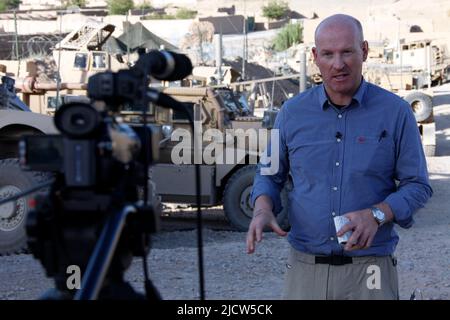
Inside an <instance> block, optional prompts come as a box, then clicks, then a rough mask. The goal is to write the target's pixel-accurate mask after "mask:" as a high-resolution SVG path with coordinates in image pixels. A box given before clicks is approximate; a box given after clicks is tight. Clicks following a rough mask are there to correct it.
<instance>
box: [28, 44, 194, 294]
mask: <svg viewBox="0 0 450 320" xmlns="http://www.w3.org/2000/svg"><path fill="white" fill-rule="evenodd" d="M191 71H192V64H191V62H190V60H189V59H188V58H187V57H186V56H184V55H181V54H175V53H171V52H167V51H151V52H149V53H143V54H141V55H140V58H139V60H138V61H137V62H136V64H135V65H134V66H133V67H132V68H130V69H128V70H120V71H119V72H117V73H113V72H104V73H99V74H96V75H93V76H92V77H91V78H89V82H88V96H89V98H90V99H91V104H86V103H69V104H65V105H62V106H61V107H60V108H59V109H58V110H57V111H56V114H55V118H54V121H55V125H56V127H57V128H58V130H59V131H60V133H61V135H49V136H36V135H34V136H24V137H23V139H22V140H21V141H20V143H19V154H20V164H21V166H22V168H23V169H25V170H35V171H44V172H52V173H54V177H55V179H54V182H53V183H52V184H51V187H50V191H49V192H48V195H46V196H38V197H36V199H35V209H34V210H32V211H31V212H30V213H29V215H28V218H27V225H26V229H27V234H28V245H29V248H30V250H31V252H32V253H33V255H34V256H35V257H36V258H37V259H39V260H40V261H41V263H42V265H43V266H44V268H45V270H46V273H47V275H48V276H50V277H53V278H54V279H55V286H56V288H55V289H54V290H51V291H49V292H48V293H47V294H46V295H45V296H44V298H45V299H72V298H75V299H143V298H145V297H144V296H143V295H141V294H139V293H137V292H135V291H134V289H133V288H132V287H131V286H130V285H129V284H128V283H126V282H124V280H123V273H124V271H125V270H126V269H127V268H128V267H129V265H130V263H131V260H132V257H133V256H142V257H143V258H144V259H143V260H144V272H145V275H146V291H147V298H148V299H159V298H160V296H159V293H158V292H157V290H156V289H155V288H154V287H153V285H152V284H151V281H150V279H149V278H148V274H147V265H146V255H147V254H148V252H149V250H150V240H149V234H150V233H153V232H155V231H156V230H157V228H158V217H159V206H160V204H159V200H158V198H157V197H156V195H155V192H154V191H155V188H154V184H153V183H152V182H151V181H150V179H149V177H148V166H149V165H150V164H151V163H153V162H155V161H156V160H157V158H158V150H159V141H160V139H161V128H160V127H158V126H157V125H152V126H150V125H147V123H146V118H147V117H146V112H148V108H149V105H150V104H151V103H155V104H158V105H160V106H163V107H169V108H175V109H180V110H185V107H184V106H183V105H182V104H180V103H179V102H177V101H175V100H174V99H172V98H170V97H168V96H165V95H164V94H162V93H160V92H159V91H157V90H154V89H151V88H149V84H150V76H152V77H153V78H156V79H159V80H167V81H171V80H178V79H182V78H184V77H186V76H187V75H189V74H190V73H191ZM126 105H133V108H134V109H136V108H140V109H141V110H142V113H143V119H144V121H143V124H140V125H137V126H134V127H131V126H129V125H126V124H124V123H121V122H120V117H118V115H119V114H120V111H121V110H122V108H123V107H124V106H126ZM73 267H75V268H79V269H80V270H81V271H82V274H83V280H82V283H81V284H80V285H78V286H75V289H79V290H73V289H74V288H73V286H70V285H68V270H69V268H72V269H73ZM72 269H70V270H72Z"/></svg>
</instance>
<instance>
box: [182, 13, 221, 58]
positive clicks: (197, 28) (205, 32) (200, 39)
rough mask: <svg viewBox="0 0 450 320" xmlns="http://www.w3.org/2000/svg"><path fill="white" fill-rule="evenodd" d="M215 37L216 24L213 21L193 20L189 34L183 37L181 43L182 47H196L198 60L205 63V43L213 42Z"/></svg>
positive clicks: (185, 48) (184, 48) (187, 48)
mask: <svg viewBox="0 0 450 320" xmlns="http://www.w3.org/2000/svg"><path fill="white" fill-rule="evenodd" d="M213 37H214V26H213V24H212V23H211V22H208V21H202V22H197V21H195V22H193V23H192V24H191V26H190V27H189V32H188V34H187V35H186V36H185V37H184V38H183V41H182V43H181V49H183V50H189V49H194V50H196V53H197V58H198V62H199V63H200V64H203V63H204V62H205V61H204V51H203V45H204V44H205V43H208V42H209V43H211V42H212V40H213Z"/></svg>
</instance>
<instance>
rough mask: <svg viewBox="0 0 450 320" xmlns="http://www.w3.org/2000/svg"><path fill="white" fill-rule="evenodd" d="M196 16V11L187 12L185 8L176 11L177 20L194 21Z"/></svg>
mask: <svg viewBox="0 0 450 320" xmlns="http://www.w3.org/2000/svg"><path fill="white" fill-rule="evenodd" d="M196 15H197V11H194V10H189V9H186V8H180V9H178V10H177V14H176V17H177V19H194V18H195V16H196Z"/></svg>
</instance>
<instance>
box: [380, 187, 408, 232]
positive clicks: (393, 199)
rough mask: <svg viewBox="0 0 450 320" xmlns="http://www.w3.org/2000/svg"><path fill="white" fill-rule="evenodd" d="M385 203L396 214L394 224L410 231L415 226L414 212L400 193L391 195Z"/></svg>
mask: <svg viewBox="0 0 450 320" xmlns="http://www.w3.org/2000/svg"><path fill="white" fill-rule="evenodd" d="M384 202H386V203H387V204H388V205H389V207H391V210H392V213H393V214H394V222H395V223H397V224H398V225H399V226H400V227H402V228H405V229H408V228H411V226H412V225H413V224H414V219H413V215H412V212H411V210H410V208H409V206H408V203H407V202H406V200H405V199H403V197H402V196H401V195H400V194H398V193H393V194H391V195H389V196H388V197H387V198H386V199H385V200H384Z"/></svg>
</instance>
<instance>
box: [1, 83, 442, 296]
mask: <svg viewBox="0 0 450 320" xmlns="http://www.w3.org/2000/svg"><path fill="white" fill-rule="evenodd" d="M435 105H436V106H435V109H434V110H435V116H436V124H437V139H438V141H437V144H438V147H437V155H438V156H437V157H432V158H428V167H429V172H430V178H431V183H432V187H433V189H434V196H433V198H432V199H431V200H430V201H429V202H428V203H427V205H426V207H425V208H423V209H421V210H420V211H419V212H417V214H416V223H415V225H414V226H413V227H412V228H411V229H407V230H405V229H400V228H397V231H398V232H399V234H400V243H399V245H398V247H397V251H396V255H397V257H398V261H399V264H398V271H399V282H400V298H401V299H409V297H410V295H411V293H412V291H413V290H414V289H419V290H420V291H421V293H422V296H423V299H446V300H449V299H450V212H449V211H450V210H449V208H450V197H449V196H448V195H449V194H450V85H447V86H442V87H441V88H440V92H439V96H437V97H436V98H435ZM209 211H210V212H209V213H208V212H207V216H208V217H209V219H210V220H211V219H213V220H217V221H216V222H215V223H209V224H208V228H207V229H205V230H204V232H203V238H204V260H205V264H204V270H205V289H206V298H207V299H227V300H228V299H244V300H246V299H279V298H280V295H281V291H282V279H283V274H284V265H285V261H286V258H287V253H288V248H289V246H288V243H287V242H286V240H285V238H280V237H277V236H276V235H274V234H272V233H266V234H265V235H264V240H263V241H262V243H260V244H259V246H258V248H257V251H256V253H255V254H253V255H247V254H246V249H245V233H242V232H233V231H223V230H224V229H225V230H226V229H227V227H226V224H225V223H226V222H225V221H224V218H223V214H222V213H221V211H220V210H217V209H216V210H209ZM211 211H213V212H211ZM211 217H212V218H211ZM218 230H219V231H218ZM141 265H142V263H141V261H139V259H136V260H135V261H134V262H133V264H132V266H131V267H130V269H129V270H128V271H127V274H126V276H127V279H128V280H129V281H130V282H131V283H132V284H133V286H134V287H135V288H136V289H137V290H139V291H142V290H143V289H142V288H143V286H142V279H143V276H142V269H141ZM149 267H150V276H151V278H152V280H153V282H154V284H155V285H156V287H157V288H158V289H159V291H160V293H161V294H162V296H163V298H164V299H198V298H199V289H198V288H199V285H198V265H197V248H196V231H195V230H187V231H165V232H161V233H159V234H157V235H155V236H154V237H153V248H152V250H151V253H150V256H149ZM51 285H52V281H51V279H48V278H46V277H45V273H44V271H43V269H42V267H41V266H40V264H39V263H38V262H37V261H35V260H34V259H33V258H32V256H31V255H16V256H7V257H0V288H1V292H0V299H12V300H15V299H36V298H38V297H39V295H40V294H42V293H43V292H44V290H45V289H47V288H49V287H50V286H51ZM419 296H421V295H420V294H419Z"/></svg>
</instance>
